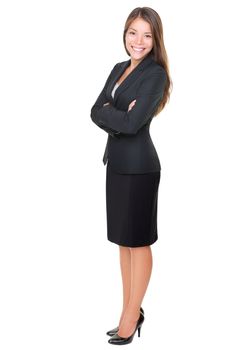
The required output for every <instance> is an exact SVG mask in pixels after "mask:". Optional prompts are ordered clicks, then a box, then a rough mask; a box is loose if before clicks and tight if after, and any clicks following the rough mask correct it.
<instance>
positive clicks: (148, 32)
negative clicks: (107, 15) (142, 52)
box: [129, 27, 152, 34]
mask: <svg viewBox="0 0 233 350" xmlns="http://www.w3.org/2000/svg"><path fill="white" fill-rule="evenodd" d="M129 29H133V30H135V32H136V29H134V28H132V27H129ZM144 34H152V33H151V32H145V33H144Z"/></svg>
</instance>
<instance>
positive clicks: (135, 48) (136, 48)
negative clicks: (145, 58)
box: [131, 46, 145, 52]
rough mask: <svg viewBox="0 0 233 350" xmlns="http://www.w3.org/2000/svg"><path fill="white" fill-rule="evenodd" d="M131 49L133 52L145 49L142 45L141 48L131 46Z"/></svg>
mask: <svg viewBox="0 0 233 350" xmlns="http://www.w3.org/2000/svg"><path fill="white" fill-rule="evenodd" d="M131 47H132V49H133V50H134V51H135V52H142V51H143V50H145V49H144V48H143V47H142V48H138V47H135V46H131Z"/></svg>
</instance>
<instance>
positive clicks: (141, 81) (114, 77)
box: [91, 53, 167, 174]
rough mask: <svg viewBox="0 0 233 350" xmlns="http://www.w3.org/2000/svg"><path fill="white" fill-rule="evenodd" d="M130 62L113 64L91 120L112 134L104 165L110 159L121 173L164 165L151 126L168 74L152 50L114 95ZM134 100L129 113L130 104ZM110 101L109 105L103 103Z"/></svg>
mask: <svg viewBox="0 0 233 350" xmlns="http://www.w3.org/2000/svg"><path fill="white" fill-rule="evenodd" d="M130 62H131V60H130V59H129V60H127V61H123V62H120V63H117V64H116V65H115V66H114V67H113V69H112V71H111V73H110V75H109V76H108V78H107V80H106V82H105V85H104V87H103V90H102V91H101V93H100V95H99V97H98V98H97V100H96V102H95V104H94V105H93V107H92V108H91V119H92V121H93V122H94V123H95V124H96V125H98V126H99V127H100V128H102V129H103V130H105V131H106V132H107V133H108V134H109V135H108V140H107V145H106V148H105V152H104V157H103V162H104V164H106V162H107V160H109V162H110V164H111V166H112V169H113V170H114V171H115V172H117V173H121V174H136V173H137V174H140V173H141V174H142V173H148V172H155V171H159V170H160V169H161V166H160V161H159V158H158V155H157V152H156V149H155V147H154V145H153V142H152V140H151V137H150V133H149V128H150V123H151V120H152V116H153V114H154V112H155V111H156V109H157V107H158V104H159V102H160V100H161V98H162V97H163V93H164V88H165V85H166V79H167V75H166V71H165V69H164V68H163V67H162V66H161V65H159V64H158V63H156V62H155V61H154V59H153V56H152V54H151V53H149V54H148V55H147V56H146V57H145V58H144V59H143V61H141V62H140V63H139V64H138V65H137V66H136V68H134V69H133V71H132V72H131V73H130V74H129V75H128V76H127V77H126V78H125V79H124V80H123V82H122V83H121V84H120V85H119V87H118V88H117V89H116V91H115V95H114V98H112V96H111V92H112V89H113V87H114V86H115V84H116V82H117V81H118V80H119V78H120V77H121V76H122V74H123V73H124V71H125V70H126V68H127V67H128V66H129V65H130ZM135 99H136V103H135V105H134V106H133V108H132V109H131V110H130V111H129V112H128V106H129V104H130V103H131V102H132V101H133V100H135ZM107 102H110V104H109V105H106V106H103V105H104V104H105V103H107Z"/></svg>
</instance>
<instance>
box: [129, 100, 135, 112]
mask: <svg viewBox="0 0 233 350" xmlns="http://www.w3.org/2000/svg"><path fill="white" fill-rule="evenodd" d="M135 103H136V100H133V101H132V102H130V104H129V107H128V112H129V111H130V110H131V109H132V108H133V106H134V105H135Z"/></svg>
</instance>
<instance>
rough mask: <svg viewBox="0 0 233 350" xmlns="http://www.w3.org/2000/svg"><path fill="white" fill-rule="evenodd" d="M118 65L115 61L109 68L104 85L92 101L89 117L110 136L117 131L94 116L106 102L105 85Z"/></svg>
mask: <svg viewBox="0 0 233 350" xmlns="http://www.w3.org/2000/svg"><path fill="white" fill-rule="evenodd" d="M118 65H119V63H117V64H116V65H115V66H114V67H113V69H112V70H111V72H110V74H109V76H108V78H107V80H106V82H105V84H104V87H103V89H102V91H101V93H100V94H99V96H98V98H97V100H96V102H95V103H94V105H93V106H92V108H91V119H92V121H93V122H94V123H95V124H96V125H98V126H99V127H100V128H101V129H103V130H104V131H106V132H107V133H108V134H110V135H111V136H112V137H115V135H116V134H119V132H117V131H115V130H113V129H112V128H111V127H108V126H106V125H104V124H103V123H99V121H98V118H96V116H97V111H99V110H100V109H101V108H102V107H103V105H104V103H106V102H108V99H107V97H106V88H107V86H108V83H109V81H110V79H111V77H112V74H113V72H114V70H115V68H116V67H117V66H118Z"/></svg>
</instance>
